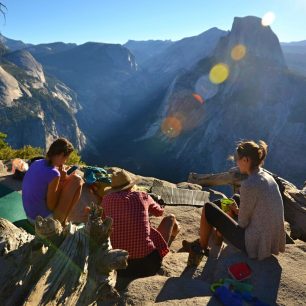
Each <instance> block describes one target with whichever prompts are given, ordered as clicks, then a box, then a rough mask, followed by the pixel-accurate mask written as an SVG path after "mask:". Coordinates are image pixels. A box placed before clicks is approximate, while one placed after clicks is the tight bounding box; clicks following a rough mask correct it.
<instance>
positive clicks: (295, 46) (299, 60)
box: [281, 40, 306, 76]
mask: <svg viewBox="0 0 306 306" xmlns="http://www.w3.org/2000/svg"><path fill="white" fill-rule="evenodd" d="M281 47H282V50H283V53H284V56H285V59H286V62H287V65H288V67H289V69H290V70H292V71H293V72H295V73H297V74H300V75H303V76H306V40H303V41H299V42H291V43H282V44H281Z"/></svg>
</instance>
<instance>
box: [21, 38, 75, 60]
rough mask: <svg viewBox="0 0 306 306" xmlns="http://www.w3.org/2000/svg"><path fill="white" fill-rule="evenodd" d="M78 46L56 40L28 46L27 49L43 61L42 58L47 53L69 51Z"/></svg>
mask: <svg viewBox="0 0 306 306" xmlns="http://www.w3.org/2000/svg"><path fill="white" fill-rule="evenodd" d="M76 46H77V44H72V43H68V44H66V43H63V42H55V43H49V44H39V45H31V46H28V47H27V48H26V50H27V51H29V52H30V53H31V54H32V55H33V56H34V57H35V58H37V59H38V60H39V61H41V59H42V58H43V57H44V56H45V55H50V54H55V53H58V52H63V51H67V50H70V49H72V48H74V47H76Z"/></svg>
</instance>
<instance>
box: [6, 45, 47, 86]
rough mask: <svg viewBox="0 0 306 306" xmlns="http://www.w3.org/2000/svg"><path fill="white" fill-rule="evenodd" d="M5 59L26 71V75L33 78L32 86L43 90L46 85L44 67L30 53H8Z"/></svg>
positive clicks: (23, 51)
mask: <svg viewBox="0 0 306 306" xmlns="http://www.w3.org/2000/svg"><path fill="white" fill-rule="evenodd" d="M4 59H6V60H7V61H9V62H11V63H14V64H15V65H16V66H18V67H20V68H21V69H23V70H24V71H25V73H26V74H27V75H28V76H30V77H31V78H33V81H32V83H31V86H32V87H33V88H35V89H38V88H42V87H43V86H44V84H45V83H46V79H45V74H44V71H43V68H42V65H41V64H40V63H38V62H37V61H36V60H35V59H34V57H33V56H32V55H31V53H29V52H28V51H25V50H22V51H15V52H13V53H8V54H6V55H5V56H4Z"/></svg>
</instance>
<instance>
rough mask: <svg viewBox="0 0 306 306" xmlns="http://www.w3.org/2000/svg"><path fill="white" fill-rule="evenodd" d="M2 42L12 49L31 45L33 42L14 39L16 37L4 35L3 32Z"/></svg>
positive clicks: (0, 41)
mask: <svg viewBox="0 0 306 306" xmlns="http://www.w3.org/2000/svg"><path fill="white" fill-rule="evenodd" d="M0 43H2V44H3V45H4V46H5V47H6V48H8V49H9V50H10V51H16V50H21V49H24V48H26V47H29V46H31V44H26V43H24V42H23V41H21V40H14V39H10V38H7V37H5V36H3V35H2V34H0Z"/></svg>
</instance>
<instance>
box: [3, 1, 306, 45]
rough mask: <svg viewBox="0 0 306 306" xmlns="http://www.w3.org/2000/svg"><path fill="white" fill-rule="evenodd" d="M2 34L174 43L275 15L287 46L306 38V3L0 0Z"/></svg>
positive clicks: (38, 39) (43, 39) (33, 39)
mask: <svg viewBox="0 0 306 306" xmlns="http://www.w3.org/2000/svg"><path fill="white" fill-rule="evenodd" d="M0 2H2V3H3V4H4V5H6V7H7V11H6V18H5V19H6V21H5V20H4V18H3V17H1V16H0V32H1V34H3V35H4V36H6V37H9V38H12V39H17V40H22V41H24V42H26V43H33V44H38V43H49V42H56V41H63V42H66V43H67V42H73V43H77V44H82V43H85V42H87V41H95V42H105V43H120V44H123V43H125V42H127V41H128V40H129V39H133V40H149V39H162V40H165V39H171V40H173V41H175V40H179V39H181V38H184V37H190V36H194V35H198V34H200V33H202V32H204V31H206V30H208V29H210V28H212V27H217V28H219V29H222V30H230V29H231V26H232V23H233V19H234V17H236V16H237V17H243V16H248V15H253V16H258V17H262V16H264V15H265V14H266V13H267V12H273V13H274V14H275V21H274V22H273V24H271V28H272V30H273V31H274V32H275V33H276V35H277V36H278V37H279V39H280V41H281V42H291V41H301V40H306V0H231V1H229V0H222V1H220V0H212V1H206V0H87V1H84V0H83V1H81V0H0Z"/></svg>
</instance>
